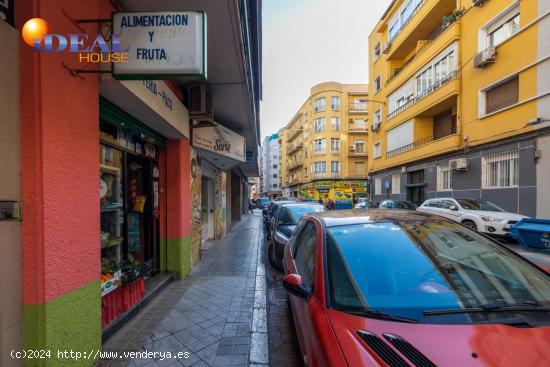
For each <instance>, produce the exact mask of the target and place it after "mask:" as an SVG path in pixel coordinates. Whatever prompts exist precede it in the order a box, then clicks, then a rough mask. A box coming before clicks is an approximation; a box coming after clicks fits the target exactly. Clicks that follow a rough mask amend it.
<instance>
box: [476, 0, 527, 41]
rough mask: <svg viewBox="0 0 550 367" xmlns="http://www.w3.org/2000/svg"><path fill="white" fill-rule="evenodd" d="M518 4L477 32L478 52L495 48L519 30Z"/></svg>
mask: <svg viewBox="0 0 550 367" xmlns="http://www.w3.org/2000/svg"><path fill="white" fill-rule="evenodd" d="M519 22H520V15H519V2H516V4H514V5H512V6H511V7H509V8H508V9H506V10H505V11H504V12H502V13H501V14H500V15H498V16H497V17H496V18H495V19H494V20H492V21H491V22H490V23H489V24H488V25H486V26H484V27H482V28H481V29H480V30H479V36H480V37H479V40H480V42H479V50H480V51H481V50H483V49H485V48H487V47H496V46H498V45H500V44H501V43H502V42H504V41H506V40H507V39H508V38H510V37H512V36H513V35H514V34H516V33H517V32H518V31H519V29H520V24H519Z"/></svg>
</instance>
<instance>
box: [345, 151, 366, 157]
mask: <svg viewBox="0 0 550 367" xmlns="http://www.w3.org/2000/svg"><path fill="white" fill-rule="evenodd" d="M348 157H368V153H367V152H366V151H364V150H362V151H358V150H350V151H349V152H348Z"/></svg>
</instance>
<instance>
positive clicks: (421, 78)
mask: <svg viewBox="0 0 550 367" xmlns="http://www.w3.org/2000/svg"><path fill="white" fill-rule="evenodd" d="M432 83H433V82H432V67H431V66H430V67H428V68H426V69H425V70H424V71H422V72H421V73H420V74H419V75H418V76H417V77H416V95H417V96H419V95H421V94H422V93H424V92H426V91H427V90H428V89H429V88H431V86H432Z"/></svg>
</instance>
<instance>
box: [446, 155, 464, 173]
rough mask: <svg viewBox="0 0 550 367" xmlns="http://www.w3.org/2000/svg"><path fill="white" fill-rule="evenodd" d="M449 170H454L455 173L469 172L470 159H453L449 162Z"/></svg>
mask: <svg viewBox="0 0 550 367" xmlns="http://www.w3.org/2000/svg"><path fill="white" fill-rule="evenodd" d="M449 168H450V169H452V170H453V171H467V170H468V159H467V158H459V159H451V160H450V161H449Z"/></svg>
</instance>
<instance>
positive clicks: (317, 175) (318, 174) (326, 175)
mask: <svg viewBox="0 0 550 367" xmlns="http://www.w3.org/2000/svg"><path fill="white" fill-rule="evenodd" d="M313 178H331V177H330V173H327V172H313Z"/></svg>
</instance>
